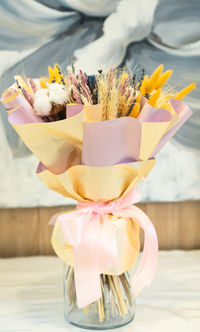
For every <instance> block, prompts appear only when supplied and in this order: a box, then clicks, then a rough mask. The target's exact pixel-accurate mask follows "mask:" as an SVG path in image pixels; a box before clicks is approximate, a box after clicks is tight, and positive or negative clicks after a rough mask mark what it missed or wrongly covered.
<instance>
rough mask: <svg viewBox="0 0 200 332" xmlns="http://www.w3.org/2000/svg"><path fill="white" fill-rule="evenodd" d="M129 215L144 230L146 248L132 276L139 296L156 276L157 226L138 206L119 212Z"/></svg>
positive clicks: (134, 291)
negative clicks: (155, 226)
mask: <svg viewBox="0 0 200 332" xmlns="http://www.w3.org/2000/svg"><path fill="white" fill-rule="evenodd" d="M118 215H119V216H121V217H129V218H132V219H134V221H135V222H137V224H138V225H139V226H140V227H141V228H142V229H143V230H144V248H143V254H142V260H141V262H140V265H139V267H138V269H137V271H136V272H135V274H134V275H133V277H132V283H133V293H134V296H135V297H136V296H138V295H139V294H140V293H141V292H142V290H143V289H144V287H146V286H149V285H150V283H151V281H152V280H153V278H154V275H155V272H156V268H157V263H158V239H157V235H156V231H155V228H154V226H153V224H152V222H151V220H150V219H149V218H148V216H147V215H146V214H145V213H144V212H143V211H142V210H140V209H139V208H137V207H136V206H131V207H129V208H126V209H123V210H121V211H119V213H118Z"/></svg>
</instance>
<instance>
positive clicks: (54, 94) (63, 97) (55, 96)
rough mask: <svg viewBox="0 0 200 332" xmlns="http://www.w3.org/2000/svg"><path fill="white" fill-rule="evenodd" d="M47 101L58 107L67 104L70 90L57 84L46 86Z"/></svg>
mask: <svg viewBox="0 0 200 332" xmlns="http://www.w3.org/2000/svg"><path fill="white" fill-rule="evenodd" d="M48 91H49V100H50V101H51V102H52V103H54V104H58V105H63V104H65V103H67V102H68V100H69V97H70V93H71V91H70V89H69V88H67V87H66V86H65V85H62V84H59V83H51V84H48Z"/></svg>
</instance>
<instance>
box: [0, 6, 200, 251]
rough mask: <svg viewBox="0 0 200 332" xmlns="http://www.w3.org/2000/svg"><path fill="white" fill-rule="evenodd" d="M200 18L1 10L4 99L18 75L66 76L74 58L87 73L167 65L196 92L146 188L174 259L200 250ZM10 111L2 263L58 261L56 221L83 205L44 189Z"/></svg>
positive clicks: (151, 10) (2, 191) (116, 11)
mask: <svg viewBox="0 0 200 332" xmlns="http://www.w3.org/2000/svg"><path fill="white" fill-rule="evenodd" d="M199 17H200V1H199V0H192V1H188V0H168V1H164V0H160V1H158V0H140V1H138V0H29V1H26V0H18V1H12V0H5V1H1V2H0V76H1V77H0V92H1V93H3V91H4V90H5V89H6V88H7V87H8V86H9V85H11V84H12V83H13V76H14V75H16V74H18V73H25V74H26V75H27V76H28V77H39V76H43V75H46V74H47V68H48V65H53V64H54V63H55V62H58V63H59V64H60V65H61V67H62V68H63V69H64V70H66V68H67V66H68V65H70V64H71V60H72V57H73V58H74V59H75V66H76V68H82V69H83V70H84V71H86V72H87V73H96V72H97V70H98V69H102V68H103V69H104V68H107V67H110V66H111V65H114V66H116V67H117V66H120V65H121V66H122V65H126V66H128V67H129V68H131V69H133V68H135V70H136V71H138V72H140V70H141V69H142V68H144V69H145V72H146V73H147V74H150V73H151V72H152V71H153V70H154V69H155V68H156V67H157V66H158V65H159V64H160V63H163V64H164V66H165V70H167V69H170V68H172V69H173V70H174V74H173V77H172V80H171V85H172V87H175V88H177V89H181V88H183V87H185V86H186V85H188V84H190V83H191V82H195V83H196V89H195V90H194V91H192V93H191V94H190V95H189V96H188V97H187V98H185V102H186V103H187V104H188V105H189V107H190V108H191V109H192V110H193V112H194V114H193V116H192V117H191V118H190V119H189V120H188V121H187V123H186V124H185V125H184V126H183V128H182V129H181V130H180V131H179V132H178V133H177V134H176V136H175V137H174V138H173V139H172V140H171V141H170V142H169V143H167V145H166V146H165V147H164V148H163V150H162V151H161V152H160V153H159V155H158V158H157V164H156V166H155V168H154V169H153V170H152V172H151V174H150V175H149V176H148V178H147V179H145V181H143V182H142V183H141V185H140V190H141V192H142V199H143V202H142V204H141V207H142V208H143V209H144V210H145V211H146V212H147V213H148V214H149V216H150V217H151V218H152V220H153V221H155V224H156V227H157V231H158V235H159V240H160V245H161V248H165V249H172V248H197V247H199V246H200V238H199V235H198V234H199V232H198V229H197V227H198V215H199V212H200V211H199V199H200V144H199V143H200V20H199ZM0 108H1V109H0V149H1V163H0V172H1V183H0V208H1V210H0V214H1V216H0V217H1V219H0V224H1V229H3V231H4V232H2V235H1V236H0V237H1V241H0V254H1V255H2V256H12V255H13V256H15V255H29V254H48V253H52V251H51V248H50V242H49V238H50V233H51V229H50V228H48V226H47V223H48V219H49V218H50V216H52V214H53V213H56V212H59V211H61V210H62V211H63V210H66V205H71V204H74V203H75V202H73V201H72V200H70V199H66V198H63V197H62V196H60V195H59V194H56V193H54V192H51V191H50V190H48V189H47V188H46V187H45V186H44V184H43V183H42V182H40V181H39V179H38V178H37V176H36V174H35V169H36V167H37V160H36V158H35V157H34V156H32V155H31V153H30V152H29V151H28V149H27V148H26V147H25V145H24V144H23V143H22V141H21V140H20V138H19V137H18V136H17V134H16V133H15V132H14V130H13V129H12V128H11V126H10V125H9V123H8V122H7V114H6V112H5V110H4V109H3V105H1V106H0ZM174 202H176V203H174ZM48 207H49V208H48ZM163 225H165V232H164V231H163V230H164V228H163V227H164V226H163ZM180 232H181V233H180ZM167 235H168V236H167ZM8 239H9V241H10V243H11V244H10V246H9V247H8V246H7V245H6V244H7V241H8Z"/></svg>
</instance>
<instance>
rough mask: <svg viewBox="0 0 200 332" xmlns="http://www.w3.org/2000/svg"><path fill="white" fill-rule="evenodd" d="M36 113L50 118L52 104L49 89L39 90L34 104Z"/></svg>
mask: <svg viewBox="0 0 200 332" xmlns="http://www.w3.org/2000/svg"><path fill="white" fill-rule="evenodd" d="M33 107H34V111H35V113H37V114H38V115H40V116H48V115H49V114H50V112H51V108H52V105H51V102H50V100H49V91H48V89H40V90H37V91H36V93H35V96H34V103H33Z"/></svg>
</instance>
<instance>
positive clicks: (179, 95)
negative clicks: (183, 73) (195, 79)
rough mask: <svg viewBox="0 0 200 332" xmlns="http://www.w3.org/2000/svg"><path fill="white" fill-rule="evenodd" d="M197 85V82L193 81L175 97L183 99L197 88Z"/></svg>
mask: <svg viewBox="0 0 200 332" xmlns="http://www.w3.org/2000/svg"><path fill="white" fill-rule="evenodd" d="M195 86H196V84H195V83H191V84H190V85H188V86H187V87H186V88H185V89H183V90H181V91H179V92H178V93H177V94H176V95H175V97H174V98H175V99H177V100H181V99H183V98H184V97H185V96H186V95H187V94H188V93H190V92H191V91H192V90H193V89H194V88H195Z"/></svg>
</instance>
